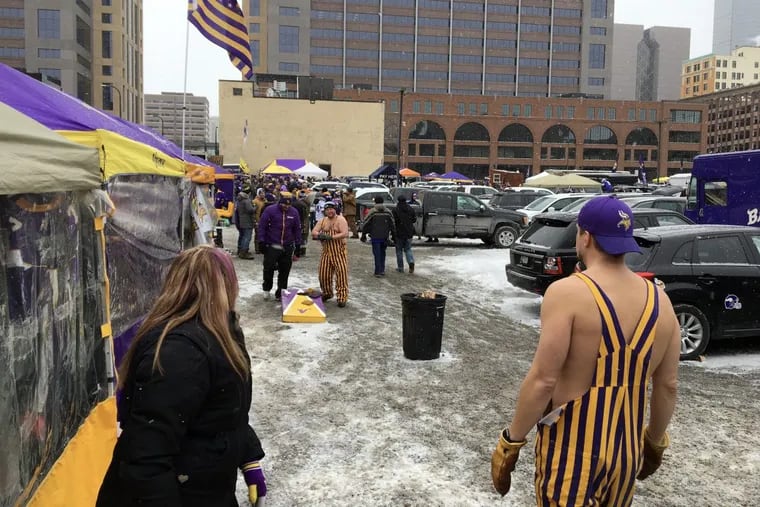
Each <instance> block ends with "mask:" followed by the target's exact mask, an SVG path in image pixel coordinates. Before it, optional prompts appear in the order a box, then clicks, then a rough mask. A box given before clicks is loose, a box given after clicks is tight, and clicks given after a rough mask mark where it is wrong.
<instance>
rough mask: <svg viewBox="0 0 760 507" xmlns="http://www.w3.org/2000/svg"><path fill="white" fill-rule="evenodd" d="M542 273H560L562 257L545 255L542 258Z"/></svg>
mask: <svg viewBox="0 0 760 507" xmlns="http://www.w3.org/2000/svg"><path fill="white" fill-rule="evenodd" d="M544 274H545V275H561V274H562V259H561V258H560V257H547V258H546V260H544Z"/></svg>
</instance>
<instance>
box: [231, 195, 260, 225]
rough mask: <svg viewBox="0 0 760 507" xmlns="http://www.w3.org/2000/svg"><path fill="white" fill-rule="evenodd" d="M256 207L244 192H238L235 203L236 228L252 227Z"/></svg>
mask: <svg viewBox="0 0 760 507" xmlns="http://www.w3.org/2000/svg"><path fill="white" fill-rule="evenodd" d="M255 214H256V209H255V208H254V207H253V203H252V202H251V198H250V197H248V194H246V193H245V192H239V193H238V195H237V202H236V203H235V225H236V226H237V228H238V229H253V222H254V216H255Z"/></svg>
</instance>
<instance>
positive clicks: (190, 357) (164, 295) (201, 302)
mask: <svg viewBox="0 0 760 507" xmlns="http://www.w3.org/2000/svg"><path fill="white" fill-rule="evenodd" d="M237 296H238V281H237V276H236V274H235V268H234V266H233V264H232V258H231V257H230V255H229V254H228V253H226V252H225V251H223V250H221V249H218V248H213V247H211V246H206V245H204V246H199V247H195V248H191V249H189V250H185V251H183V252H182V253H180V254H179V256H178V257H177V258H176V259H175V260H174V262H172V264H171V266H170V268H169V272H168V273H167V275H166V280H165V281H164V285H163V288H162V289H161V293H160V294H159V296H158V299H157V300H156V302H155V304H154V305H153V307H152V308H151V310H150V312H149V313H148V315H147V317H146V319H145V321H144V322H143V323H142V325H141V326H140V328H139V330H138V332H137V335H136V337H135V339H134V341H133V342H132V344H131V345H130V347H129V350H128V352H127V354H126V355H125V357H124V360H123V362H122V364H121V366H120V368H119V391H120V396H119V401H118V411H119V420H120V422H121V428H122V433H121V435H120V436H119V439H118V441H117V443H116V447H115V449H114V453H113V459H112V461H111V465H110V467H109V468H108V471H107V472H106V476H105V478H104V480H103V484H102V485H101V488H100V493H99V495H98V502H97V505H98V506H99V507H100V506H103V507H106V506H107V507H120V506H127V505H129V506H132V505H138V504H139V505H140V506H159V505H160V506H170V507H174V506H176V507H179V506H182V507H187V506H198V507H200V506H203V507H214V506H219V507H230V506H236V505H238V503H237V501H236V499H235V484H236V481H237V470H238V469H240V470H241V471H242V472H243V475H244V477H245V480H246V483H247V484H248V486H249V499H250V501H251V503H252V504H255V502H256V500H257V499H258V498H260V497H263V496H265V495H266V482H265V480H264V475H263V472H262V471H261V467H260V465H259V460H261V458H263V457H264V451H263V450H262V448H261V443H260V442H259V439H258V437H257V436H256V432H255V431H254V430H253V428H252V427H251V426H250V425H249V424H248V412H249V410H250V406H251V372H250V370H251V366H250V358H249V356H248V352H247V351H246V348H245V340H244V337H243V332H242V330H241V329H240V326H239V325H238V317H237V314H236V313H235V302H236V300H237Z"/></svg>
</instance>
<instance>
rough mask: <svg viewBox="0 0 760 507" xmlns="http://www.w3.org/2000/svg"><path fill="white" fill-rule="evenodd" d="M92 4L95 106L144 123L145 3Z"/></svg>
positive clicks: (138, 0)
mask: <svg viewBox="0 0 760 507" xmlns="http://www.w3.org/2000/svg"><path fill="white" fill-rule="evenodd" d="M92 4H93V5H92V7H93V25H94V28H95V30H94V33H93V61H92V63H93V65H92V77H93V79H92V83H93V94H94V97H95V100H94V102H93V105H95V107H99V108H101V109H103V110H104V111H108V112H112V113H113V114H116V115H118V116H121V117H122V118H124V119H126V120H129V121H132V122H135V123H142V122H143V42H142V33H143V10H142V0H121V1H115V0H114V1H112V0H105V1H93V2H92Z"/></svg>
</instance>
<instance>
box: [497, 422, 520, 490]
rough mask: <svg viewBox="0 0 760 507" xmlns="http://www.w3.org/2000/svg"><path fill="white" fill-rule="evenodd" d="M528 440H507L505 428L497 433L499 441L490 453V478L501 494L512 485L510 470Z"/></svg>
mask: <svg viewBox="0 0 760 507" xmlns="http://www.w3.org/2000/svg"><path fill="white" fill-rule="evenodd" d="M527 442H528V441H527V440H521V441H519V442H510V441H509V432H508V431H507V430H506V429H505V430H502V432H501V434H500V435H499V443H498V444H496V449H495V450H494V451H493V454H492V455H491V478H492V479H493V487H494V488H496V491H498V492H499V493H501V496H504V495H506V494H507V493H509V487H510V486H511V485H512V471H513V470H514V469H515V463H517V458H519V457H520V449H521V448H522V446H524V445H525V444H526V443H527Z"/></svg>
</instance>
